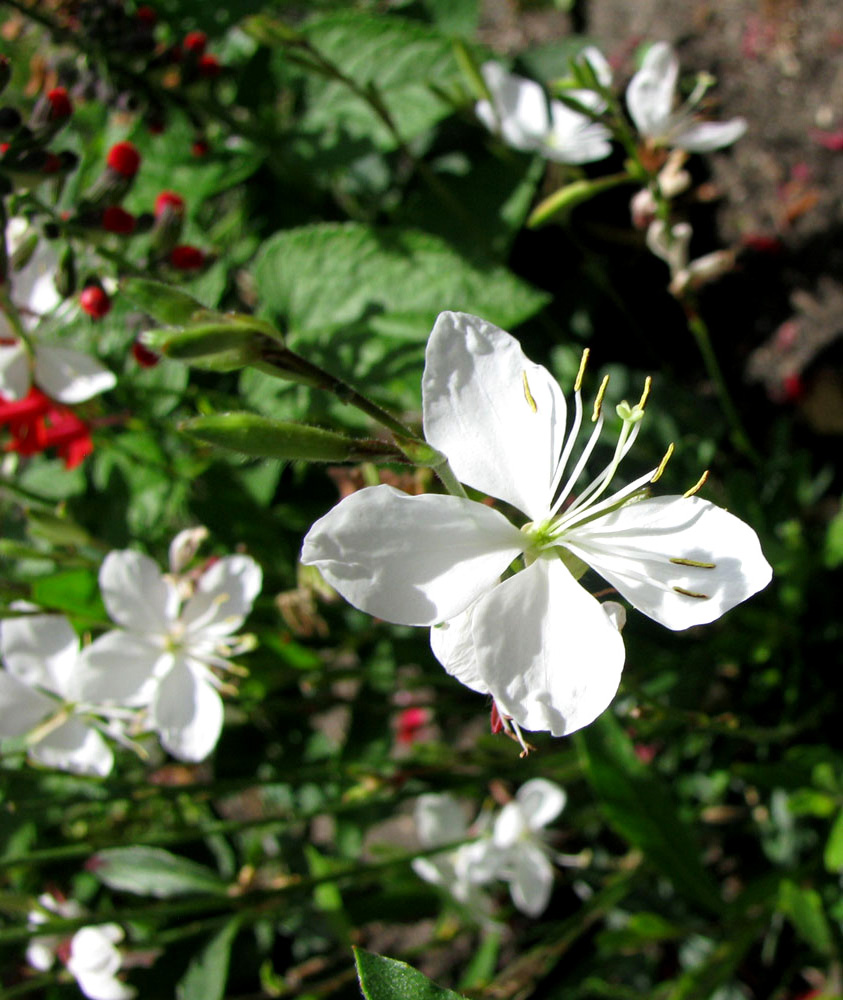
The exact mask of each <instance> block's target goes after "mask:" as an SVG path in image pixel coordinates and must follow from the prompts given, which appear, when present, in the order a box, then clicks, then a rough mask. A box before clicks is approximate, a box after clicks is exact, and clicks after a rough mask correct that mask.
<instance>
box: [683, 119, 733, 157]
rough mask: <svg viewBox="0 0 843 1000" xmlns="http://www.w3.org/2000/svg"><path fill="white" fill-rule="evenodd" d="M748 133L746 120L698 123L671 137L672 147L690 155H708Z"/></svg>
mask: <svg viewBox="0 0 843 1000" xmlns="http://www.w3.org/2000/svg"><path fill="white" fill-rule="evenodd" d="M744 132H746V119H745V118H731V119H730V120H729V121H727V122H696V123H695V124H693V125H690V126H689V127H688V128H686V129H683V130H682V131H681V132H674V133H673V135H672V136H671V141H672V145H674V146H678V147H679V149H687V150H688V152H689V153H707V152H708V151H709V150H712V149H722V148H723V146H731V145H732V143H733V142H736V141H737V140H738V139H740V137H741V136H742V135H743V134H744Z"/></svg>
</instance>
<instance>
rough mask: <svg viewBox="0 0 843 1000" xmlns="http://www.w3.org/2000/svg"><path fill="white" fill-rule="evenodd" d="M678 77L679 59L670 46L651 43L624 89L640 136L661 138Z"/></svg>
mask: <svg viewBox="0 0 843 1000" xmlns="http://www.w3.org/2000/svg"><path fill="white" fill-rule="evenodd" d="M678 77H679V60H678V59H677V58H676V53H675V52H674V51H673V49H672V48H671V46H670V45H668V44H667V42H657V43H656V44H655V45H652V46H650V49H649V50H648V52H647V55H646V56H645V57H644V61H643V62H642V63H641V69H640V70H638V72H637V73H636V74H635V76H633V78H632V79H631V80H630V81H629V86H628V87H627V90H626V104H627V107H628V108H629V113H630V115H631V116H632V120H633V121H634V122H635V125H636V127H637V129H638V131H639V132H640V133H641V134H642V135H643V136H645V137H648V138H653V139H660V138H662V136H663V133H664V132H665V131H666V129H667V128H668V123H669V121H670V113H671V110H672V108H673V98H674V94H675V93H676V81H677V79H678Z"/></svg>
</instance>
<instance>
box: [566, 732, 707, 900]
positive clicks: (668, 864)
mask: <svg viewBox="0 0 843 1000" xmlns="http://www.w3.org/2000/svg"><path fill="white" fill-rule="evenodd" d="M576 742H577V749H578V751H579V754H580V757H581V759H582V762H583V766H584V769H585V773H586V777H587V778H588V780H589V782H590V783H591V786H592V788H593V789H594V792H595V794H596V795H597V798H598V799H599V801H600V804H601V806H602V807H603V811H604V813H605V814H606V818H607V819H608V821H609V823H610V825H611V826H612V827H613V828H614V829H615V830H616V831H617V832H618V833H619V834H620V835H621V836H622V837H625V838H626V839H627V840H628V841H629V842H630V844H632V845H633V846H634V847H637V848H639V849H640V850H641V851H643V852H644V855H645V856H646V858H647V859H648V861H649V862H650V863H651V864H652V865H654V866H655V867H656V868H658V869H659V871H661V872H662V874H664V875H666V876H667V877H668V878H669V879H670V880H671V882H673V884H674V886H675V887H676V889H677V891H679V892H681V893H682V894H683V895H685V896H687V897H689V898H690V899H693V900H695V901H696V902H697V903H698V904H699V905H700V906H702V907H704V908H705V909H706V910H708V911H709V912H711V913H719V912H720V911H721V910H722V908H723V904H722V901H721V899H720V894H719V892H718V891H717V886H716V884H715V883H714V881H713V880H712V879H711V878H710V876H709V875H708V872H707V871H706V870H705V868H703V866H702V863H701V861H700V857H699V849H698V847H697V844H696V843H695V841H694V838H693V836H692V835H691V831H690V830H689V828H688V827H687V825H686V824H685V823H684V822H683V821H682V820H681V818H680V817H679V815H678V813H677V811H676V806H675V804H674V803H673V801H672V799H671V797H670V795H669V793H668V792H667V790H666V788H665V787H664V785H663V784H662V783H661V782H660V781H659V780H658V779H657V778H656V777H655V776H654V775H653V772H652V771H650V770H649V769H648V768H647V767H646V765H644V764H642V763H641V761H640V760H639V759H638V757H637V756H636V755H635V749H634V747H633V745H632V741H631V740H630V739H629V737H628V736H627V735H626V734H625V733H624V731H623V730H622V729H621V727H620V725H619V724H618V722H617V721H616V719H615V718H614V717H613V716H612V715H611V714H610V713H609V712H604V713H603V715H602V716H600V718H599V719H597V721H596V722H593V723H592V724H591V725H590V726H589V727H588V728H586V729H584V730H582V731H581V732H579V733H577V737H576Z"/></svg>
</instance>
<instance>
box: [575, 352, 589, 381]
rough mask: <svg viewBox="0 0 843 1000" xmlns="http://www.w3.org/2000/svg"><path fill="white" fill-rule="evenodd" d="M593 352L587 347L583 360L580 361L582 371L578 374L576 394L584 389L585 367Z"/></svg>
mask: <svg viewBox="0 0 843 1000" xmlns="http://www.w3.org/2000/svg"><path fill="white" fill-rule="evenodd" d="M589 354H591V351H590V350H589V349H588V348H587V347H586V349H585V350H584V351H583V352H582V359H581V360H580V370H579V371H578V372H577V378H576V381H575V382H574V392H579V391H580V388H581V387H582V380H583V375H585V366H586V365H587V364H588V356H589Z"/></svg>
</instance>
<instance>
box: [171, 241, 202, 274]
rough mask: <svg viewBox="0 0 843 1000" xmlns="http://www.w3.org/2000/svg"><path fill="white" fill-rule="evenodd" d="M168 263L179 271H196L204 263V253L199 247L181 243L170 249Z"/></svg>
mask: <svg viewBox="0 0 843 1000" xmlns="http://www.w3.org/2000/svg"><path fill="white" fill-rule="evenodd" d="M170 263H171V264H172V265H173V267H175V268H176V269H177V270H179V271H198V270H199V268H200V267H202V266H203V265H204V263H205V254H203V253H202V251H201V250H200V249H199V247H194V246H191V245H190V244H189V243H181V244H179V246H177V247H173V249H172V250H171V251H170Z"/></svg>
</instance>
